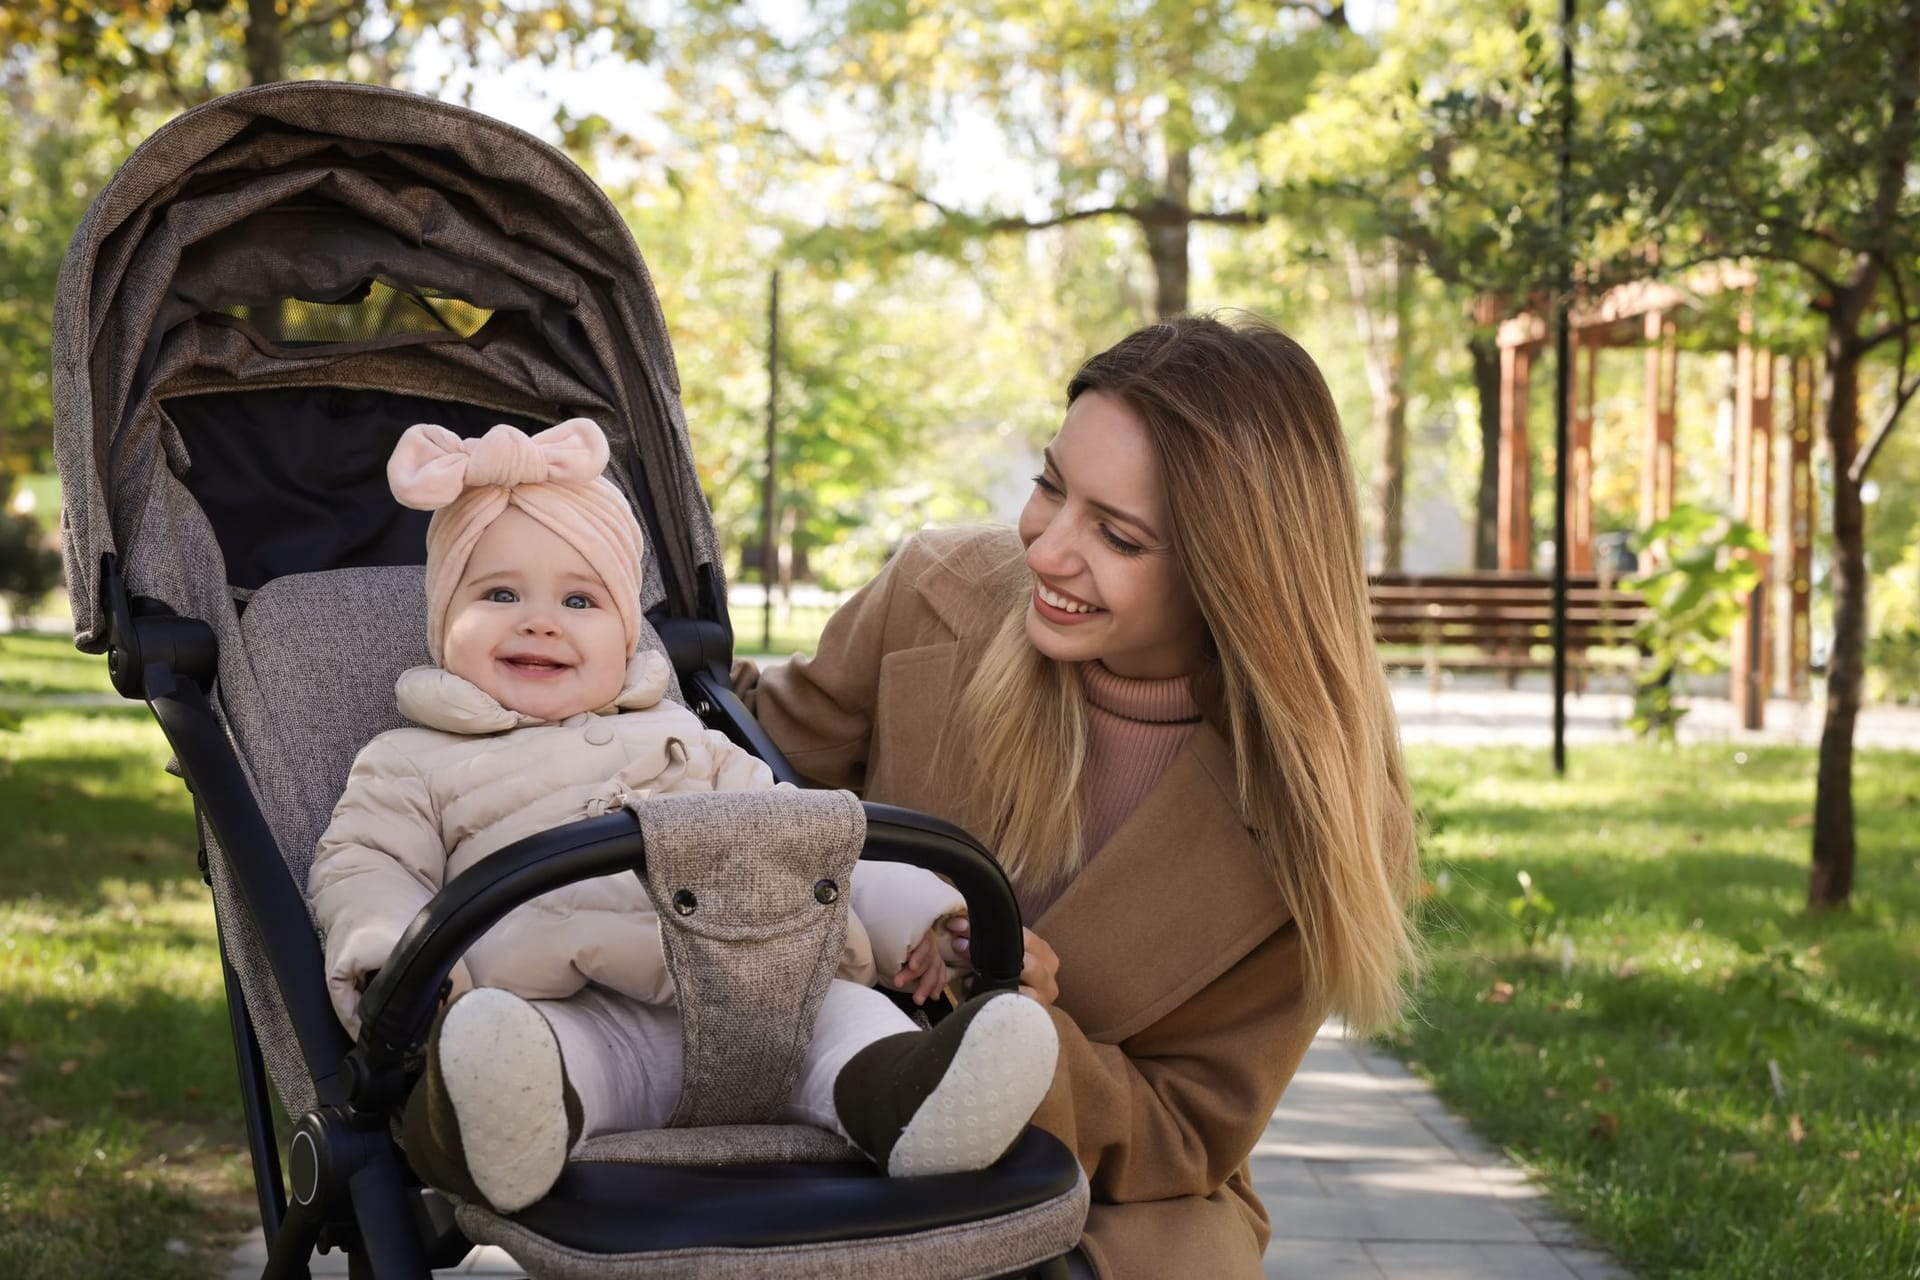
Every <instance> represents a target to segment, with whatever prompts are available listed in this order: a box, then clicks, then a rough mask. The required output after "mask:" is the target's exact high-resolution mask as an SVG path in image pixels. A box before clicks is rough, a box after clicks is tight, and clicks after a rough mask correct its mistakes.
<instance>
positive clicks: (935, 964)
mask: <svg viewBox="0 0 1920 1280" xmlns="http://www.w3.org/2000/svg"><path fill="white" fill-rule="evenodd" d="M888 985H890V986H891V987H892V988H893V989H894V990H895V991H912V992H913V1002H914V1003H915V1004H925V1003H926V1002H927V1001H929V1000H931V999H933V997H934V996H936V995H938V994H940V989H941V988H942V987H944V986H946V985H947V962H946V961H945V960H944V959H942V958H941V956H940V944H939V943H938V942H936V941H935V940H934V936H933V930H931V929H929V930H927V932H926V935H925V936H924V937H922V938H921V939H920V941H918V942H916V943H914V944H913V950H911V951H909V952H907V958H906V960H905V961H904V962H902V964H901V965H900V972H898V973H896V974H894V975H893V980H892V981H891V982H890V983H889V984H888Z"/></svg>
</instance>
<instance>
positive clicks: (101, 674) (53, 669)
mask: <svg viewBox="0 0 1920 1280" xmlns="http://www.w3.org/2000/svg"><path fill="white" fill-rule="evenodd" d="M112 692H113V684H112V682H111V681H110V680H109V679H108V677H107V660H106V659H105V658H103V657H101V656H100V655H99V654H95V653H81V652H80V651H79V650H78V649H75V648H74V647H73V638H72V637H71V636H67V635H50V634H42V633H38V632H25V631H16V632H11V633H8V632H0V695H20V694H47V693H112Z"/></svg>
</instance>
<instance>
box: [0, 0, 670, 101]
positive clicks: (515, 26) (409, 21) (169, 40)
mask: <svg viewBox="0 0 1920 1280" xmlns="http://www.w3.org/2000/svg"><path fill="white" fill-rule="evenodd" d="M640 10H641V6H640V5H639V4H637V3H633V2H630V0H620V2H615V3H592V4H589V3H583V2H582V0H545V2H544V3H542V2H533V3H525V4H512V5H509V4H502V3H499V2H498V0H173V2H172V3H159V4H155V3H152V2H151V0H100V2H98V3H90V4H73V3H70V2H69V0H10V3H8V4H7V5H6V6H5V7H4V8H0V48H4V49H11V50H16V51H21V50H24V51H27V52H28V53H30V54H31V55H32V56H34V57H37V58H40V59H43V60H45V61H46V62H47V63H49V64H50V65H52V66H54V67H56V68H57V69H58V71H59V72H60V74H61V75H62V76H63V77H66V78H67V79H69V80H71V81H74V82H77V83H79V84H80V85H82V86H84V87H85V88H86V89H87V90H88V91H89V92H90V93H93V94H96V95H98V96H99V98H100V100H101V102H102V103H103V104H104V105H105V106H106V107H107V109H108V110H109V111H110V112H111V113H112V114H114V115H115V116H117V117H119V118H121V119H123V120H134V119H138V118H143V117H151V115H152V114H153V113H154V112H159V113H161V114H162V115H171V114H173V113H174V112H177V111H181V110H184V109H185V108H187V107H191V106H194V105H196V104H198V103H201V102H205V101H206V100H207V99H209V98H213V97H216V96H218V95H219V94H222V93H227V92H230V91H232V90H234V89H240V88H244V87H245V86H247V85H250V84H267V83H270V82H272V81H275V80H285V79H288V78H289V77H331V76H342V75H344V76H347V77H350V78H352V79H355V80H363V81H371V82H375V83H382V84H397V83H402V82H404V80H405V78H406V68H407V62H408V58H409V57H410V55H411V54H412V52H413V51H414V49H415V47H416V45H417V44H418V43H419V42H420V40H421V39H422V38H423V37H425V36H427V35H429V34H431V35H432V36H434V37H435V38H437V39H438V40H439V41H440V42H441V43H443V44H444V45H445V46H446V47H447V48H448V50H449V51H450V52H451V53H452V54H454V55H455V60H456V61H459V60H460V58H461V57H462V56H464V59H465V61H466V63H467V64H468V65H478V64H480V63H481V62H482V61H483V59H485V58H487V57H489V56H497V57H499V58H503V59H518V58H531V59H535V60H537V61H539V62H541V63H543V64H548V65H551V64H553V63H555V62H557V61H559V60H561V59H563V58H566V57H568V56H570V55H572V54H573V53H575V52H576V51H579V50H583V49H585V48H586V47H588V46H589V44H590V43H591V47H592V49H593V50H594V51H595V52H596V53H605V54H610V55H612V56H617V57H627V58H632V59H634V60H636V61H643V60H645V59H646V58H647V57H648V56H649V55H650V53H651V51H652V47H653V28H652V26H651V24H650V23H648V22H647V21H646V20H645V19H644V18H643V16H642V15H641V13H640ZM150 123H153V121H150Z"/></svg>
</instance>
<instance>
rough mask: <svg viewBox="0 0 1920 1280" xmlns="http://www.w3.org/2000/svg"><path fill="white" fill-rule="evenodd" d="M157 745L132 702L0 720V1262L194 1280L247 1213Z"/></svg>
mask: <svg viewBox="0 0 1920 1280" xmlns="http://www.w3.org/2000/svg"><path fill="white" fill-rule="evenodd" d="M9 639H12V638H11V637H10V638H9ZM89 661H91V662H93V663H95V664H96V665H99V663H100V660H99V659H98V658H93V659H89ZM166 758H167V752H166V748H165V745H164V743H163V741H162V739H161V737H160V733H159V730H158V729H157V728H156V727H155V726H154V725H153V724H152V722H151V721H150V720H148V719H146V717H145V712H144V710H143V709H140V708H133V709H132V713H131V714H128V713H123V712H120V711H118V710H113V711H106V712H98V711H90V712H84V713H82V712H33V713H29V714H27V715H26V716H25V717H23V724H22V726H21V728H20V729H19V730H17V731H14V732H0V811H4V812H5V813H6V814H7V815H8V818H9V831H8V834H7V838H6V840H5V841H4V843H0V991H4V992H5V993H6V998H5V1000H4V1001H0V1132H4V1133H5V1134H6V1135H7V1139H8V1141H7V1147H8V1153H7V1158H6V1159H5V1160H4V1161H0V1275H7V1276H15V1275H21V1276H26V1275H31V1276H46V1277H67V1276H73V1277H79V1276H90V1277H91V1276H125V1277H128V1278H129V1280H132V1278H133V1277H139V1278H140V1280H148V1278H150V1277H182V1278H183V1280H184V1278H185V1277H199V1276H204V1275H206V1274H209V1273H210V1271H212V1270H213V1269H214V1268H215V1265H216V1263H217V1259H218V1257H219V1256H220V1255H221V1254H223V1253H224V1252H225V1250H226V1248H227V1242H228V1240H229V1239H230V1237H231V1234H232V1233H233V1232H235V1231H237V1230H240V1229H242V1228H243V1227H244V1226H245V1225H246V1222H247V1213H248V1206H249V1204H250V1195H249V1188H250V1180H249V1179H250V1175H249V1173H248V1169H247V1163H246V1158H245V1155H244V1153H243V1150H242V1147H241V1145H240V1144H241V1133H240V1124H239V1108H238V1105H237V1103H236V1101H235V1092H234V1087H235V1076H234V1068H233V1056H232V1051H231V1049H230V1048H229V1047H228V1037H227V1031H226V1019H225V1013H224V1008H225V1004H224V992H223V989H222V982H221V976H220V961H219V949H218V946H217V943H216V940H215V935H214V926H213V908H212V903H211V901H210V898H209V896H208V892H207V889H206V887H205V886H204V885H203V884H202V883H201V881H200V876H199V872H198V870H197V868H196V866H195V861H194V841H193V827H192V821H193V819H192V813H193V810H192V805H191V803H190V802H189V800H188V798H187V795H186V793H185V789H184V788H183V787H182V786H181V784H180V782H179V780H178V779H176V778H172V777H169V776H167V775H166V774H165V773H164V772H162V766H163V765H164V764H165V761H166ZM170 1243H171V1244H172V1245H173V1249H172V1250H170V1249H169V1248H168V1246H169V1244H170Z"/></svg>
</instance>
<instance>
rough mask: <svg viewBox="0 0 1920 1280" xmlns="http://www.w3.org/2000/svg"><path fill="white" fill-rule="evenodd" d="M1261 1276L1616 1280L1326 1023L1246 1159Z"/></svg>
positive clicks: (1461, 1135) (1419, 1088)
mask: <svg viewBox="0 0 1920 1280" xmlns="http://www.w3.org/2000/svg"><path fill="white" fill-rule="evenodd" d="M1253 1184H1254V1187H1255V1188H1256V1189H1257V1190H1258V1191H1259V1193H1260V1198H1261V1199H1262V1200H1264V1201H1266V1205H1267V1212H1268V1213H1269V1214H1271V1215H1272V1217H1273V1242H1272V1243H1271V1244H1269V1245H1268V1246H1267V1256H1266V1272H1267V1275H1268V1277H1269V1278H1270V1280H1626V1278H1627V1277H1628V1276H1629V1275H1630V1273H1629V1272H1627V1271H1625V1270H1623V1269H1622V1268H1621V1267H1619V1266H1618V1264H1616V1263H1615V1262H1613V1260H1612V1259H1611V1258H1610V1257H1609V1256H1608V1255H1607V1254H1605V1253H1603V1252H1600V1251H1599V1250H1596V1249H1594V1248H1592V1247H1591V1246H1590V1245H1588V1244H1587V1243H1586V1242H1585V1241H1583V1240H1582V1238H1581V1237H1580V1235H1579V1233H1578V1232H1577V1231H1576V1230H1575V1229H1574V1228H1573V1227H1571V1226H1570V1225H1568V1224H1567V1223H1566V1222H1564V1221H1562V1220H1561V1219H1559V1218H1557V1217H1556V1216H1555V1215H1554V1214H1553V1212H1552V1210H1551V1209H1550V1208H1549V1206H1548V1204H1547V1201H1546V1198H1545V1196H1544V1194H1543V1193H1542V1192H1541V1191H1540V1190H1539V1189H1538V1188H1537V1187H1535V1186H1533V1185H1532V1184H1531V1183H1530V1182H1528V1180H1527V1177H1526V1175H1525V1174H1524V1173H1523V1172H1522V1171H1521V1170H1519V1169H1518V1168H1516V1167H1514V1165H1513V1164H1512V1163H1510V1162H1509V1161H1507V1160H1506V1159H1505V1158H1504V1157H1502V1156H1501V1155H1500V1154H1499V1153H1497V1152H1495V1151H1493V1150H1492V1149H1491V1148H1489V1147H1488V1146H1487V1145H1486V1144H1485V1143H1483V1142H1482V1141H1481V1140H1480V1139H1479V1138H1477V1137H1475V1136H1474V1135H1473V1133H1472V1132H1471V1131H1470V1130H1468V1128H1467V1127H1466V1125H1464V1124H1463V1123H1461V1121H1460V1120H1459V1119H1458V1118H1456V1117H1455V1116H1454V1115H1453V1114H1452V1113H1451V1112H1449V1111H1448V1110H1447V1109H1446V1108H1445V1107H1444V1106H1442V1105H1441V1103H1440V1101H1439V1099H1438V1098H1436V1097H1434V1095H1433V1091H1432V1090H1431V1089H1429V1088H1428V1087H1427V1086H1426V1084H1425V1083H1424V1082H1422V1081H1420V1080H1419V1079H1417V1078H1415V1077H1414V1076H1413V1075H1412V1073H1410V1072H1409V1071H1408V1070H1407V1069H1406V1068H1405V1067H1404V1066H1402V1065H1401V1064H1400V1063H1399V1061H1398V1060H1396V1059H1394V1058H1390V1057H1388V1056H1386V1055H1385V1054H1382V1053H1379V1052H1378V1051H1376V1050H1374V1049H1373V1048H1372V1047H1371V1046H1369V1045H1367V1044H1366V1043H1365V1042H1363V1041H1353V1040H1347V1039H1345V1038H1343V1037H1342V1036H1341V1035H1340V1032H1339V1029H1338V1027H1337V1026H1336V1025H1329V1026H1327V1027H1323V1028H1322V1029H1321V1031H1320V1035H1319V1036H1318V1037H1317V1038H1316V1039H1315V1041H1314V1043H1313V1047H1312V1048H1311V1049H1309V1050H1307V1058H1306V1061H1305V1062H1303V1063H1302V1064H1301V1066H1300V1072H1299V1074H1298V1075H1296V1076H1295V1077H1294V1078H1293V1083H1292V1084H1291V1085H1289V1086H1288V1087H1287V1094H1286V1097H1285V1098H1284V1099H1283V1100H1282V1101H1281V1103H1280V1108H1279V1110H1278V1111H1277V1112H1276V1113H1275V1114H1274V1117H1273V1120H1272V1122H1271V1123H1270V1124H1269V1125H1268V1126H1267V1134H1266V1137H1265V1138H1263V1139H1262V1140H1261V1142H1260V1145H1259V1146H1257V1147H1255V1148H1254V1152H1253Z"/></svg>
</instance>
